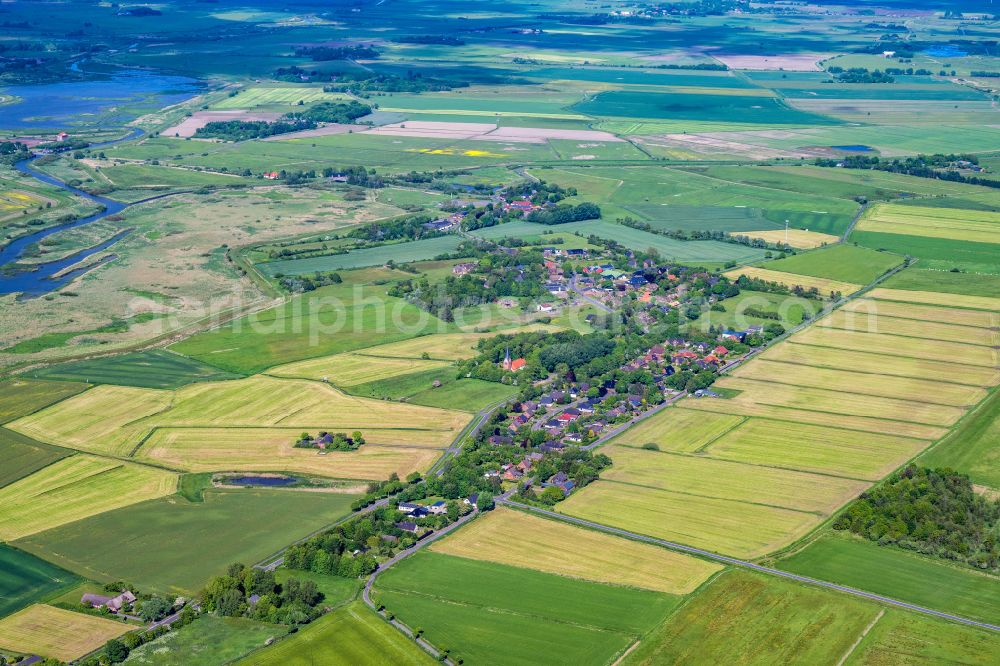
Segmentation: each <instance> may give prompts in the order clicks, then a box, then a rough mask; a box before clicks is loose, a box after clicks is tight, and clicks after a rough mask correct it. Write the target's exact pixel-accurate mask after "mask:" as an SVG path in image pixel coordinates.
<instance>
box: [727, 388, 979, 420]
mask: <svg viewBox="0 0 1000 666" xmlns="http://www.w3.org/2000/svg"><path fill="white" fill-rule="evenodd" d="M716 386H718V387H719V388H727V389H735V390H737V391H742V393H740V394H739V395H738V396H736V397H735V398H732V399H731V400H730V402H737V403H753V404H763V405H776V406H779V407H791V408H793V409H803V410H815V411H820V412H829V413H830V414H842V415H847V416H867V417H871V418H878V419H890V420H893V419H895V420H899V421H905V422H908V423H923V424H927V425H936V426H950V425H952V424H953V423H955V422H956V421H957V420H958V419H959V418H961V417H962V415H963V414H964V413H965V410H964V409H962V408H961V407H952V406H950V405H936V404H933V403H929V402H914V401H910V400H899V399H896V398H880V397H875V396H870V395H858V394H854V393H846V392H843V391H828V390H826V389H821V388H810V387H804V386H789V385H787V384H773V383H769V382H761V381H756V380H752V379H738V378H736V377H725V378H723V379H722V380H720V381H718V382H716Z"/></svg>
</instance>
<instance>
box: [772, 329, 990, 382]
mask: <svg viewBox="0 0 1000 666" xmlns="http://www.w3.org/2000/svg"><path fill="white" fill-rule="evenodd" d="M789 339H790V340H791V341H792V342H798V343H801V344H808V345H817V346H820V347H834V348H837V349H850V350H853V351H867V352H874V353H878V354H884V355H886V356H908V357H910V358H917V359H925V358H926V359H933V360H941V361H950V362H951V363H953V364H954V363H961V364H964V365H978V366H980V367H984V368H995V367H997V351H996V350H995V349H991V348H989V347H981V346H976V345H965V344H961V343H957V342H945V341H941V340H921V339H919V338H909V337H904V336H901V335H888V334H885V333H862V332H857V331H846V330H842V329H836V328H825V327H823V326H812V327H810V328H807V329H806V330H804V331H802V332H801V333H796V334H795V335H793V336H792V337H791V338H789ZM954 372H956V373H958V372H959V371H958V370H955V371H954Z"/></svg>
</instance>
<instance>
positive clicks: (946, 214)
mask: <svg viewBox="0 0 1000 666" xmlns="http://www.w3.org/2000/svg"><path fill="white" fill-rule="evenodd" d="M857 228H858V230H859V231H875V232H881V233H887V234H902V235H905V236H923V237H925V238H950V239H954V240H962V241H971V242H974V243H998V242H1000V213H990V212H987V211H981V210H974V211H973V210H957V209H953V208H923V207H917V206H899V205H893V204H878V205H876V206H873V207H871V208H869V209H868V210H867V211H866V212H865V215H864V217H862V219H861V220H860V222H859V223H858V225H857Z"/></svg>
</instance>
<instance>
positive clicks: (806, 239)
mask: <svg viewBox="0 0 1000 666" xmlns="http://www.w3.org/2000/svg"><path fill="white" fill-rule="evenodd" d="M734 235H736V236H749V237H750V238H760V239H761V240H764V241H767V242H768V243H787V244H788V245H791V246H792V247H794V248H799V249H801V250H811V249H813V248H815V247H820V246H821V245H830V244H833V243H837V242H839V241H840V237H839V236H833V235H831V234H823V233H820V232H818V231H806V230H805V229H789V230H788V231H787V232H786V231H785V230H784V229H767V230H765V231H740V232H736V233H735V234H734ZM845 293H846V292H845Z"/></svg>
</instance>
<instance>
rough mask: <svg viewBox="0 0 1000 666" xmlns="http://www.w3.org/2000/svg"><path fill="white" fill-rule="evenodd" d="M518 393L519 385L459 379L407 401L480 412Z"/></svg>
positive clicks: (425, 391) (423, 392) (422, 392)
mask: <svg viewBox="0 0 1000 666" xmlns="http://www.w3.org/2000/svg"><path fill="white" fill-rule="evenodd" d="M516 393H517V387H515V386H509V385H507V384H500V383H498V382H487V381H483V380H482V379H459V380H458V381H454V382H450V383H447V384H444V385H443V386H440V387H438V388H429V389H424V390H423V391H420V392H419V393H414V394H413V395H411V396H410V397H409V399H408V400H407V402H412V403H414V404H417V405H427V406H428V407H441V408H444V409H463V410H465V411H467V412H478V411H479V410H480V409H483V408H484V407H486V406H487V405H492V404H493V403H495V402H499V401H501V400H506V399H507V398H510V397H513V396H514V395H515V394H516Z"/></svg>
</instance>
